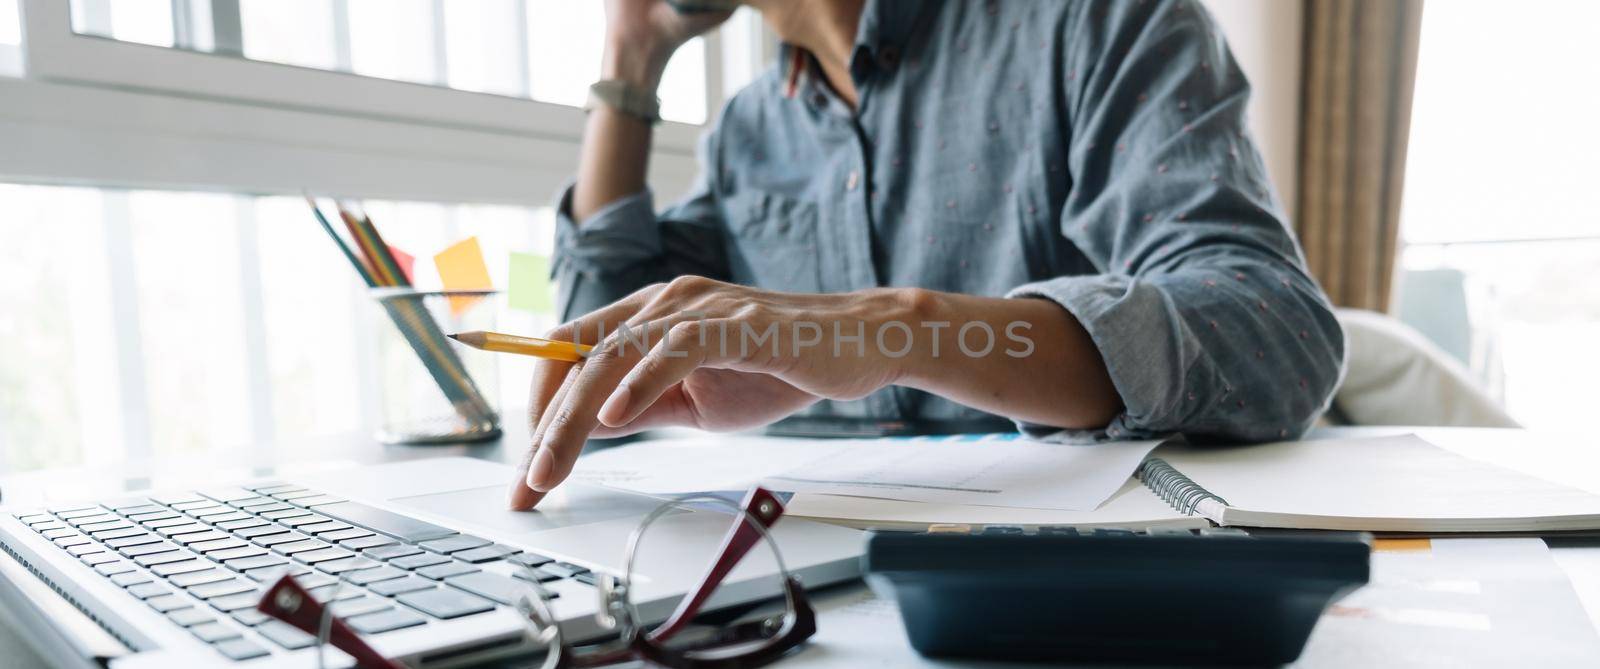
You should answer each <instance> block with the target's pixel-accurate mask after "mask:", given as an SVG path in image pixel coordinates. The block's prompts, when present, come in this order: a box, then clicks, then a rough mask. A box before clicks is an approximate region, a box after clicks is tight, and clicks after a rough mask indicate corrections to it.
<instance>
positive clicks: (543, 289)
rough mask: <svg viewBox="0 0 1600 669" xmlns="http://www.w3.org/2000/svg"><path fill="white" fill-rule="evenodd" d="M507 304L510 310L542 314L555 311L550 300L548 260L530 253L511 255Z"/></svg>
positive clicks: (553, 304)
mask: <svg viewBox="0 0 1600 669" xmlns="http://www.w3.org/2000/svg"><path fill="white" fill-rule="evenodd" d="M509 283H510V285H509V286H507V287H506V290H507V291H509V295H507V296H506V297H507V303H508V304H510V305H511V308H512V309H521V310H523V311H531V312H534V313H536V314H543V313H549V312H552V311H555V303H554V302H553V301H552V300H551V299H550V259H549V258H546V257H544V256H541V255H534V254H532V253H512V254H511V278H510V280H509Z"/></svg>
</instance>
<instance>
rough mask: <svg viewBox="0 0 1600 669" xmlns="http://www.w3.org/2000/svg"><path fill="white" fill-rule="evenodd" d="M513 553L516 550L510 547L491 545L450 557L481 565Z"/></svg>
mask: <svg viewBox="0 0 1600 669" xmlns="http://www.w3.org/2000/svg"><path fill="white" fill-rule="evenodd" d="M515 552H517V549H515V548H512V547H510V546H502V545H500V544H493V545H490V546H480V547H478V548H470V549H467V550H464V551H460V552H458V553H453V554H451V557H454V558H455V559H457V560H463V561H466V562H471V563H473V564H482V563H484V562H494V561H495V560H499V559H501V558H504V557H506V556H507V555H511V554H512V553H515Z"/></svg>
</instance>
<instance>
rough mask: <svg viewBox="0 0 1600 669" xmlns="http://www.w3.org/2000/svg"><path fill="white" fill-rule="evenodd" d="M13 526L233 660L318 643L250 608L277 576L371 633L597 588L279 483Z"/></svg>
mask: <svg viewBox="0 0 1600 669" xmlns="http://www.w3.org/2000/svg"><path fill="white" fill-rule="evenodd" d="M16 518H17V520H19V521H21V522H22V523H24V524H26V525H27V526H28V527H29V528H31V529H32V530H33V531H34V532H37V533H39V535H40V536H42V537H44V538H46V539H49V540H50V541H52V542H54V543H55V545H56V546H57V547H59V548H60V549H61V550H62V551H63V552H65V553H66V554H67V555H70V556H72V557H73V558H75V559H77V560H79V561H81V562H83V563H84V564H86V565H89V566H90V567H93V568H94V570H95V571H96V572H98V573H99V574H100V575H101V576H102V577H104V578H106V579H107V580H109V581H111V582H112V583H114V584H116V585H117V586H119V587H121V588H123V589H125V590H126V591H127V592H128V594H130V595H133V596H134V597H137V598H139V599H140V600H142V601H143V602H144V603H145V605H147V606H149V607H150V608H151V609H153V610H155V611H156V612H157V613H161V614H163V615H165V616H166V617H167V619H168V620H170V621H172V623H173V624H176V625H179V626H181V627H183V628H185V629H187V630H188V631H189V632H190V633H191V634H193V635H194V636H195V637H196V638H198V639H199V640H201V641H203V642H205V643H208V644H211V646H212V647H213V648H215V649H216V650H217V652H219V653H221V654H222V655H224V656H226V657H228V658H230V659H234V660H247V659H251V658H256V657H261V656H263V655H268V654H270V653H271V652H272V651H271V650H269V649H272V648H281V649H284V650H297V649H300V648H306V647H308V646H312V645H315V642H316V640H315V638H314V637H312V636H310V635H308V634H305V633H304V632H301V631H300V630H298V629H295V628H294V627H291V626H290V625H288V624H287V623H283V622H281V621H278V620H275V619H271V618H269V617H267V616H266V614H263V613H261V612H260V611H257V610H256V608H255V607H256V603H257V602H258V601H259V600H260V598H261V593H262V591H263V590H265V589H266V588H267V587H268V586H270V585H271V584H272V583H274V582H276V581H277V580H278V578H279V577H281V576H282V575H283V574H284V573H291V574H294V575H295V578H296V579H297V580H299V582H300V583H301V584H302V585H304V586H305V587H306V588H307V589H308V590H310V591H311V593H312V595H313V596H316V597H317V598H318V599H319V600H321V601H323V602H327V600H328V599H329V598H330V597H331V598H335V601H334V602H333V603H332V604H331V605H330V606H331V607H332V609H333V611H334V613H335V614H337V615H339V616H340V617H342V618H343V619H344V620H345V622H346V623H347V624H349V625H350V626H351V627H352V628H354V629H355V630H356V631H357V632H360V633H361V634H367V635H377V634H384V633H388V632H394V631H396V630H406V629H411V628H415V627H418V626H422V625H428V624H432V623H434V622H436V621H441V620H454V619H457V618H463V617H466V616H473V615H478V614H482V613H486V612H489V611H493V610H495V609H496V608H499V607H502V606H510V605H511V604H512V603H513V602H514V601H515V600H516V598H518V597H520V596H522V594H523V593H525V592H526V591H527V586H526V585H525V584H522V583H519V582H518V579H523V578H530V577H531V578H537V579H538V580H539V581H540V582H550V581H556V580H562V579H571V580H573V581H576V582H580V583H586V584H589V585H593V584H594V578H595V575H594V574H592V573H590V572H589V571H588V570H586V569H584V568H582V567H579V566H577V565H571V564H565V563H561V562H556V561H555V560H552V559H550V558H547V557H544V556H540V555H537V554H533V553H526V552H522V551H519V550H517V549H515V548H512V547H510V546H504V545H501V544H496V543H494V542H491V541H489V540H487V539H483V538H479V537H474V536H470V535H466V534H461V533H459V532H456V531H454V530H451V529H449V528H445V527H441V526H438V525H434V524H432V523H427V522H423V521H420V520H417V519H415V518H410V517H407V516H403V515H400V514H396V513H393V512H390V511H385V510H383V509H379V508H376V507H372V506H368V505H366V504H362V503H360V502H353V501H349V500H345V499H341V498H338V497H333V496H331V495H324V494H321V493H319V492H316V491H314V490H308V489H306V488H302V487H300V486H295V485H291V484H282V483H269V484H261V485H253V486H247V487H238V488H224V489H218V490H202V491H197V492H194V493H190V494H178V495H161V496H156V497H150V498H136V499H126V500H119V501H116V502H109V503H105V504H100V505H94V506H74V507H64V508H55V509H49V510H47V511H38V512H30V513H23V514H17V515H16ZM495 562H509V563H512V564H515V565H521V566H527V567H533V568H534V569H533V574H532V575H531V576H530V575H527V574H526V570H521V569H519V570H516V571H515V572H512V573H514V574H515V575H516V577H515V578H510V577H507V576H504V575H501V574H499V573H493V572H491V571H485V570H484V567H485V566H486V565H488V564H490V563H495ZM501 571H504V570H501ZM552 594H553V593H552Z"/></svg>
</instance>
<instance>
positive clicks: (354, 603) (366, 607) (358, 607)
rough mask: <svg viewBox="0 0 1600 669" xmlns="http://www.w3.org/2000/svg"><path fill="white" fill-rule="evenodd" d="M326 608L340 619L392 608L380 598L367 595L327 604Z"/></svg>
mask: <svg viewBox="0 0 1600 669" xmlns="http://www.w3.org/2000/svg"><path fill="white" fill-rule="evenodd" d="M328 607H329V608H331V609H333V615H336V616H339V617H340V618H348V617H350V616H359V615H361V614H363V613H372V612H374V611H387V610H389V609H391V608H394V607H393V605H392V604H390V603H389V600H387V599H383V598H382V597H369V596H367V595H362V596H360V597H355V598H352V599H346V600H344V601H339V602H334V603H332V604H329V605H328Z"/></svg>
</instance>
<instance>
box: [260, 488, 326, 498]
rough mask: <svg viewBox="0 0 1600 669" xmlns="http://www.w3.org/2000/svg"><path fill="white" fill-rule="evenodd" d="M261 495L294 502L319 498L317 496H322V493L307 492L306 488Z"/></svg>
mask: <svg viewBox="0 0 1600 669" xmlns="http://www.w3.org/2000/svg"><path fill="white" fill-rule="evenodd" d="M261 494H263V495H267V496H268V497H273V498H276V499H282V500H294V499H305V498H307V497H317V496H319V495H321V494H322V493H320V492H317V491H315V490H306V489H305V488H300V489H298V490H284V491H282V492H275V493H261Z"/></svg>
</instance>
